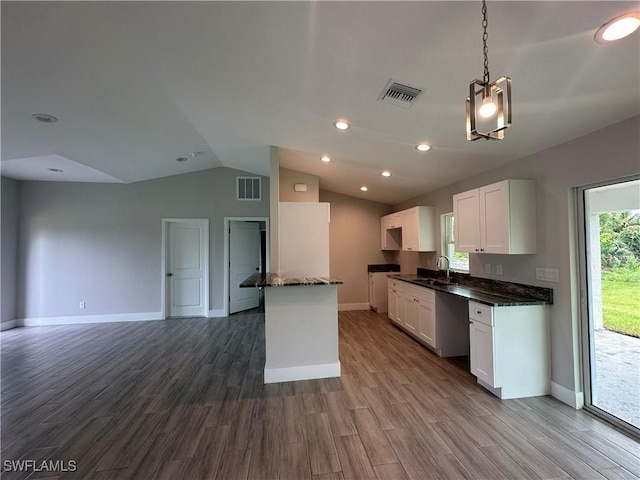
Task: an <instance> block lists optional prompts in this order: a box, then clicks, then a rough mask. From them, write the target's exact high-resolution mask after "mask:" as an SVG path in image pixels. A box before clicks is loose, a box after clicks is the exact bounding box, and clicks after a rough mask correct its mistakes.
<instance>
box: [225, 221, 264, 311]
mask: <svg viewBox="0 0 640 480" xmlns="http://www.w3.org/2000/svg"><path fill="white" fill-rule="evenodd" d="M229 222H264V226H265V227H264V228H265V230H266V232H267V235H266V244H265V250H266V251H267V252H266V253H267V255H266V257H267V260H266V261H267V264H266V265H265V271H266V272H268V271H269V257H270V255H269V248H270V247H269V245H270V238H269V237H270V235H269V217H224V260H223V262H224V263H223V266H224V272H223V276H224V282H223V292H222V312H223V314H222V315H220V316H221V317H228V316H229V228H230V224H229Z"/></svg>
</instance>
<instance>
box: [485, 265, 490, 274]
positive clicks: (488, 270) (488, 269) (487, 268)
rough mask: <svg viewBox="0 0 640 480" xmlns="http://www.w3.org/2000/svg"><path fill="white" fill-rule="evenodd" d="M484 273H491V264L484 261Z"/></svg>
mask: <svg viewBox="0 0 640 480" xmlns="http://www.w3.org/2000/svg"><path fill="white" fill-rule="evenodd" d="M484 273H491V264H490V263H485V264H484Z"/></svg>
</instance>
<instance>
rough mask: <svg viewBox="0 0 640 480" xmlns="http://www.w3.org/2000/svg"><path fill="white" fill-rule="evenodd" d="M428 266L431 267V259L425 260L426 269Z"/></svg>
mask: <svg viewBox="0 0 640 480" xmlns="http://www.w3.org/2000/svg"><path fill="white" fill-rule="evenodd" d="M430 266H431V259H430V258H427V267H430Z"/></svg>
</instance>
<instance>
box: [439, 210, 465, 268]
mask: <svg viewBox="0 0 640 480" xmlns="http://www.w3.org/2000/svg"><path fill="white" fill-rule="evenodd" d="M441 225H442V228H441V232H442V252H443V255H446V256H447V257H449V259H450V260H451V266H450V267H451V269H452V270H456V271H458V272H465V273H469V254H468V253H465V252H456V251H455V242H454V237H453V232H454V229H453V225H454V218H453V213H447V214H445V215H442V223H441Z"/></svg>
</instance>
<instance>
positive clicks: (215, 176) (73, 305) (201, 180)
mask: <svg viewBox="0 0 640 480" xmlns="http://www.w3.org/2000/svg"><path fill="white" fill-rule="evenodd" d="M237 175H246V172H241V171H238V170H233V169H229V168H224V167H223V168H216V169H212V170H205V171H201V172H195V173H189V174H184V175H177V176H173V177H166V178H160V179H155V180H149V181H145V182H139V183H134V184H129V185H117V184H95V183H58V182H55V183H54V182H20V188H19V200H20V201H19V218H20V226H19V239H20V246H19V265H18V272H19V283H18V285H19V288H18V311H17V315H18V318H39V317H58V316H74V315H104V314H120V313H147V312H159V311H160V309H161V305H162V304H161V302H162V299H161V282H162V279H161V256H162V255H161V241H162V238H161V237H162V233H161V232H162V218H208V219H209V222H210V224H209V225H210V274H211V281H210V305H209V309H210V310H216V309H222V308H223V267H224V265H223V264H224V262H223V260H224V245H223V242H224V217H225V216H234V217H268V216H269V181H268V178H266V177H263V180H262V188H263V192H262V201H237V200H236V183H235V177H236V176H237ZM3 186H4V184H3ZM3 236H4V233H3ZM80 301H85V302H86V304H87V308H86V309H85V310H80V309H79V308H78V307H79V302H80Z"/></svg>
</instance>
